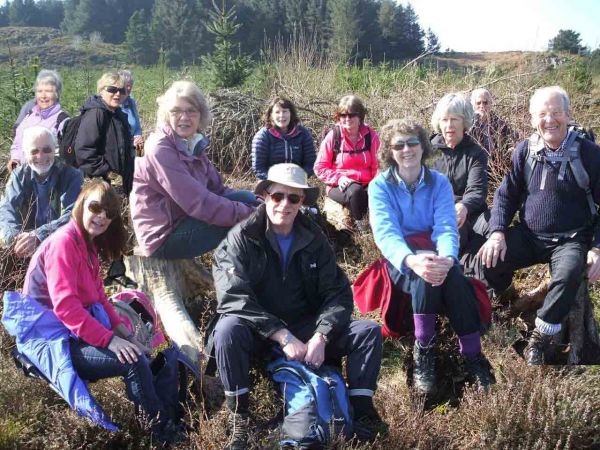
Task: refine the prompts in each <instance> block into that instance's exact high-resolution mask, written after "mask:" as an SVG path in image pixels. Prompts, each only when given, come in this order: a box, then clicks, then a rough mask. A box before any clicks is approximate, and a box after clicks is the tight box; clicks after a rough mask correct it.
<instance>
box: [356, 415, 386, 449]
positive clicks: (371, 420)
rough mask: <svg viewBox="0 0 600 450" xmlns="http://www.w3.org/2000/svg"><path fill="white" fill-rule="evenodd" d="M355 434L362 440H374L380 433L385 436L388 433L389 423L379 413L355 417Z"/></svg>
mask: <svg viewBox="0 0 600 450" xmlns="http://www.w3.org/2000/svg"><path fill="white" fill-rule="evenodd" d="M352 427H353V430H354V436H355V437H356V438H357V439H358V440H359V441H362V442H373V441H374V440H375V438H376V437H377V436H378V435H379V436H381V437H385V436H387V435H388V429H389V427H388V425H387V423H385V422H384V421H383V420H382V419H381V417H379V414H377V413H375V415H365V416H361V417H358V418H356V419H354V422H353V423H352Z"/></svg>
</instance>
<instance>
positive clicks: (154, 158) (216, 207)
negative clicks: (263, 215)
mask: <svg viewBox="0 0 600 450" xmlns="http://www.w3.org/2000/svg"><path fill="white" fill-rule="evenodd" d="M207 146H208V143H207V140H206V139H205V140H204V144H203V143H202V142H200V143H199V144H198V145H197V146H196V149H195V151H194V154H193V155H190V154H189V153H188V152H187V141H186V140H184V139H181V138H180V137H178V136H177V135H176V134H175V133H174V132H173V131H172V130H171V129H170V128H169V127H164V128H157V129H156V130H155V131H154V132H153V133H152V134H151V135H150V137H149V138H148V140H147V142H146V145H145V146H144V147H145V149H144V150H145V154H144V156H143V157H141V158H136V159H135V171H134V174H133V189H132V191H131V196H130V204H131V219H132V221H133V229H134V231H135V236H136V238H137V242H138V246H139V247H140V250H141V252H142V254H143V255H145V256H150V255H152V253H154V252H155V251H156V250H157V249H158V248H159V247H160V246H161V245H162V243H163V242H164V241H165V240H166V239H167V237H168V236H169V235H170V234H171V233H172V232H173V230H174V229H175V228H176V227H177V226H178V225H179V224H180V223H181V221H182V220H183V219H185V218H186V217H188V216H189V217H193V218H194V219H197V220H200V221H202V222H206V223H209V224H212V225H217V226H221V227H231V226H233V225H235V224H236V223H238V222H239V221H241V220H242V219H245V218H246V217H248V216H249V215H250V213H251V212H252V211H253V210H254V208H252V207H251V206H248V205H246V204H245V203H242V202H236V201H231V200H228V199H227V198H225V197H222V196H223V195H224V194H226V193H229V192H231V191H232V189H230V188H228V187H226V186H225V185H224V184H223V179H222V178H221V175H220V174H219V172H218V171H217V169H216V168H215V166H214V165H213V164H212V163H211V162H210V161H209V159H208V157H207V156H206V153H205V149H206V147H207Z"/></svg>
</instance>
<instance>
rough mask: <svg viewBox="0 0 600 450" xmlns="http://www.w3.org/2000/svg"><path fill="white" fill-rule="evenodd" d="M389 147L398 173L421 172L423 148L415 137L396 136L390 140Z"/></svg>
mask: <svg viewBox="0 0 600 450" xmlns="http://www.w3.org/2000/svg"><path fill="white" fill-rule="evenodd" d="M391 146H392V154H393V156H394V160H395V161H396V163H397V164H398V170H399V171H400V172H403V171H407V170H408V171H415V170H421V159H422V158H423V148H422V147H421V142H420V141H419V138H418V137H417V136H413V135H405V134H396V135H394V137H393V138H392V142H391Z"/></svg>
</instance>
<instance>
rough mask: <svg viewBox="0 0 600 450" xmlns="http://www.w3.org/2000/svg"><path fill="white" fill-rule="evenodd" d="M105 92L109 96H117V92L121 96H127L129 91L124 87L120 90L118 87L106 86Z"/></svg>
mask: <svg viewBox="0 0 600 450" xmlns="http://www.w3.org/2000/svg"><path fill="white" fill-rule="evenodd" d="M104 90H105V91H106V92H108V93H109V94H116V93H117V92H118V93H119V94H121V95H125V94H127V89H125V88H124V87H122V88H120V87H116V86H106V87H105V88H104Z"/></svg>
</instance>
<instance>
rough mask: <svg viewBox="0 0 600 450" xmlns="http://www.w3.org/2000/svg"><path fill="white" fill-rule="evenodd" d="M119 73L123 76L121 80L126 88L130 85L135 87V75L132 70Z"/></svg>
mask: <svg viewBox="0 0 600 450" xmlns="http://www.w3.org/2000/svg"><path fill="white" fill-rule="evenodd" d="M117 73H118V74H119V75H121V79H122V80H123V83H124V84H125V86H127V85H128V84H130V85H131V86H133V83H134V82H135V80H134V79H133V74H132V73H131V70H127V69H121V70H119V71H118V72H117Z"/></svg>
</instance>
